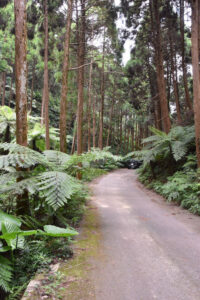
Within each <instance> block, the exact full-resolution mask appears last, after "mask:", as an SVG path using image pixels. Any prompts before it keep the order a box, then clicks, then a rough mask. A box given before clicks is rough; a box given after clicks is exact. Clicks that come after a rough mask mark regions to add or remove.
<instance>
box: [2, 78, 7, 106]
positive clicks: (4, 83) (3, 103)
mask: <svg viewBox="0 0 200 300" xmlns="http://www.w3.org/2000/svg"><path fill="white" fill-rule="evenodd" d="M5 96H6V72H3V95H2V102H1V105H2V106H4V105H5Z"/></svg>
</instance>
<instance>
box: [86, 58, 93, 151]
mask: <svg viewBox="0 0 200 300" xmlns="http://www.w3.org/2000/svg"><path fill="white" fill-rule="evenodd" d="M92 69H93V61H92V59H91V64H90V72H89V88H88V118H87V119H88V151H90V150H91V105H92V101H91V99H92V94H91V93H92Z"/></svg>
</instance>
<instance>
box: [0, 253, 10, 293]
mask: <svg viewBox="0 0 200 300" xmlns="http://www.w3.org/2000/svg"><path fill="white" fill-rule="evenodd" d="M12 272H13V268H12V266H11V262H10V261H9V260H8V259H7V258H5V257H3V256H2V255H0V287H1V288H2V289H3V290H4V291H5V292H9V291H10V287H9V283H10V282H11V279H12Z"/></svg>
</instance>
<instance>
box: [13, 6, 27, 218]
mask: <svg viewBox="0 0 200 300" xmlns="http://www.w3.org/2000/svg"><path fill="white" fill-rule="evenodd" d="M14 8H15V72H16V76H15V78H16V141H17V143H18V144H19V145H22V146H27V90H26V87H27V59H26V53H27V29H26V0H15V1H14ZM18 180H20V179H18ZM28 210H29V207H28V192H27V191H25V192H24V193H23V194H22V195H20V196H19V197H18V199H17V209H16V211H17V214H18V215H21V214H24V213H28Z"/></svg>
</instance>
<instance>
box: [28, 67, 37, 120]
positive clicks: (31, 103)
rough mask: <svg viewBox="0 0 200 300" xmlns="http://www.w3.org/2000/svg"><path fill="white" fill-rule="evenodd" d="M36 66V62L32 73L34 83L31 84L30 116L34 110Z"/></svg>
mask: <svg viewBox="0 0 200 300" xmlns="http://www.w3.org/2000/svg"><path fill="white" fill-rule="evenodd" d="M35 64H36V62H35V61H34V64H33V72H32V83H31V100H30V109H29V111H30V114H31V113H32V108H33V91H34V83H35Z"/></svg>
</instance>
